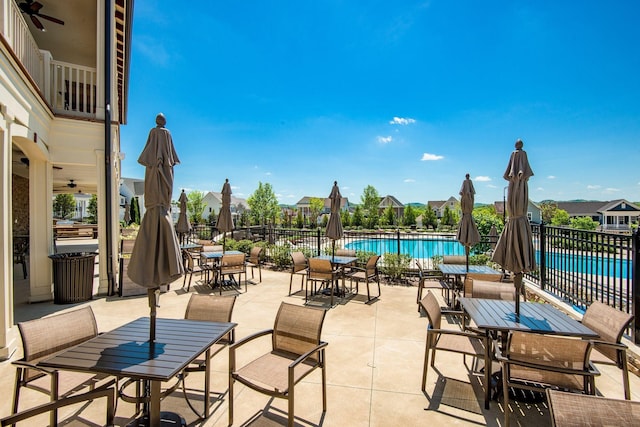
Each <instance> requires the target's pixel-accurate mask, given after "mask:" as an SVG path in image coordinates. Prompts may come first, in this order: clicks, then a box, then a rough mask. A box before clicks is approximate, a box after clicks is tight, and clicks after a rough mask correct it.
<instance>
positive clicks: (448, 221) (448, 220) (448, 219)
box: [440, 206, 458, 225]
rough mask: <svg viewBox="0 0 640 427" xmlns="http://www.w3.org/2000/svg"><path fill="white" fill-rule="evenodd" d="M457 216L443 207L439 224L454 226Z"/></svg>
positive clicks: (447, 207)
mask: <svg viewBox="0 0 640 427" xmlns="http://www.w3.org/2000/svg"><path fill="white" fill-rule="evenodd" d="M456 216H457V215H455V214H454V212H453V211H452V210H451V209H449V206H445V207H444V212H442V218H441V219H440V223H441V224H443V225H455V224H457V223H458V221H457V218H456Z"/></svg>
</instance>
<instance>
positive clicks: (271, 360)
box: [236, 351, 317, 393]
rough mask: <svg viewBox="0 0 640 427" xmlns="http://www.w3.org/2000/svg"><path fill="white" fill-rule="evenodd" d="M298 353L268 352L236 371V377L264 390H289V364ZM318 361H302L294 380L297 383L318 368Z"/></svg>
mask: <svg viewBox="0 0 640 427" xmlns="http://www.w3.org/2000/svg"><path fill="white" fill-rule="evenodd" d="M297 357H298V355H295V354H291V353H283V352H275V351H272V352H271V353H267V354H265V355H263V356H261V357H259V358H257V359H255V360H254V361H252V362H250V363H248V364H247V365H245V366H243V367H242V368H240V369H238V370H237V371H236V379H237V380H238V381H240V382H242V383H244V382H245V381H248V382H250V383H252V384H254V385H257V386H260V387H261V388H263V389H264V390H269V391H273V392H276V393H288V391H289V365H291V363H292V362H293V361H294V360H296V359H297ZM316 366H317V364H316V363H311V362H307V363H301V364H299V365H297V366H296V367H295V369H294V378H293V382H294V383H297V382H298V381H300V380H301V379H302V378H304V377H305V376H306V375H307V374H308V373H310V372H311V371H313V370H314V369H315V368H316Z"/></svg>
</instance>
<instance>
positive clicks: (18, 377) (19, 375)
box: [11, 367, 26, 415]
mask: <svg viewBox="0 0 640 427" xmlns="http://www.w3.org/2000/svg"><path fill="white" fill-rule="evenodd" d="M23 373H24V374H25V375H26V371H25V370H24V369H22V368H20V367H16V385H15V388H14V392H13V409H12V412H11V415H13V414H15V413H17V412H18V401H19V400H20V388H21V387H22V375H23Z"/></svg>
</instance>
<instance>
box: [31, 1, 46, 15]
mask: <svg viewBox="0 0 640 427" xmlns="http://www.w3.org/2000/svg"><path fill="white" fill-rule="evenodd" d="M27 3H28V7H29V9H31V10H32V11H33V12H36V13H37V12H38V11H39V10H40V9H42V6H43V5H42V3H40V2H37V1H34V2H27ZM29 3H30V4H29Z"/></svg>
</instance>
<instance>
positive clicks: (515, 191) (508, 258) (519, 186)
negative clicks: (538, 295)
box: [492, 139, 536, 317]
mask: <svg viewBox="0 0 640 427" xmlns="http://www.w3.org/2000/svg"><path fill="white" fill-rule="evenodd" d="M522 146H523V143H522V141H521V140H520V139H518V140H517V141H516V144H515V147H516V149H515V150H514V151H513V152H512V153H511V158H510V159H509V164H508V165H507V170H506V171H505V173H504V179H506V180H507V181H509V189H508V192H507V205H506V209H507V213H508V214H509V219H508V220H507V223H506V224H505V227H504V230H502V234H501V235H500V239H498V243H497V244H496V248H495V251H494V252H493V257H492V260H493V261H494V262H496V263H498V264H500V265H501V266H502V268H504V269H505V270H508V271H511V272H513V273H514V275H515V276H514V280H513V283H514V286H515V292H516V316H517V317H519V316H520V294H521V292H522V276H523V273H526V272H529V271H532V270H534V269H535V268H536V259H535V252H534V249H533V233H532V232H531V225H530V224H529V219H528V218H527V206H528V204H529V184H528V181H529V178H530V177H532V176H533V171H532V170H531V166H530V165H529V160H528V158H527V153H526V151H524V150H523V149H522Z"/></svg>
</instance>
